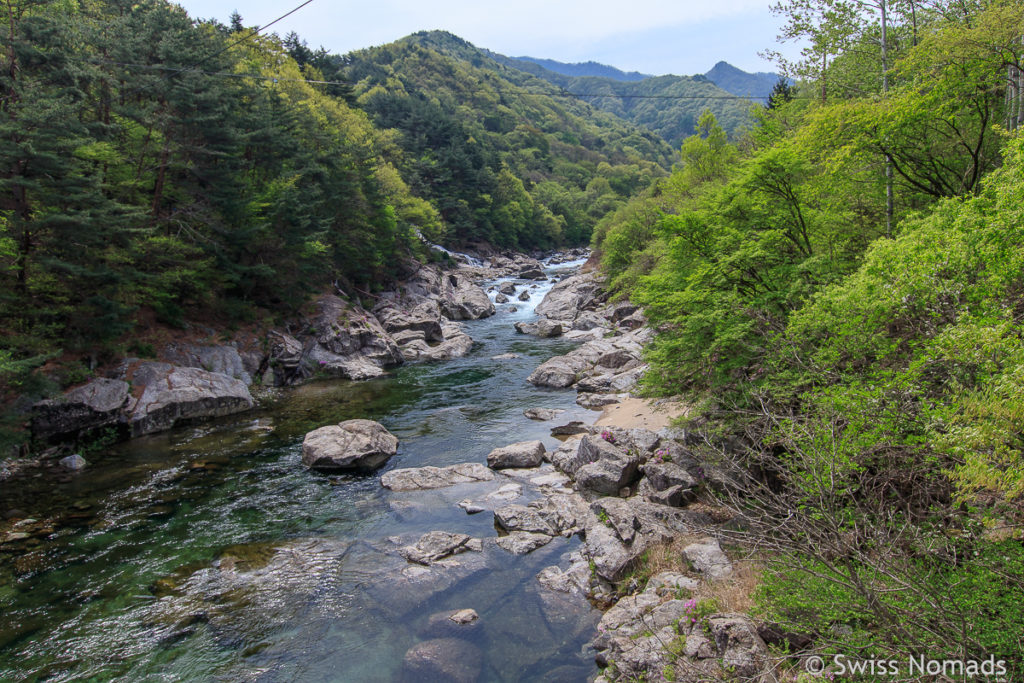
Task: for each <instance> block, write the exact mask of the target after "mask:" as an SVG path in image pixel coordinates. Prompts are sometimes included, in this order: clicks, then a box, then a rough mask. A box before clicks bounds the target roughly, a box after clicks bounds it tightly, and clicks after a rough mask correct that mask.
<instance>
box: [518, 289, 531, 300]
mask: <svg viewBox="0 0 1024 683" xmlns="http://www.w3.org/2000/svg"><path fill="white" fill-rule="evenodd" d="M516 298H517V299H519V300H520V301H529V300H530V292H529V290H526V289H524V290H523V291H521V292H519V296H517V297H516Z"/></svg>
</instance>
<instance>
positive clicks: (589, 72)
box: [494, 55, 651, 81]
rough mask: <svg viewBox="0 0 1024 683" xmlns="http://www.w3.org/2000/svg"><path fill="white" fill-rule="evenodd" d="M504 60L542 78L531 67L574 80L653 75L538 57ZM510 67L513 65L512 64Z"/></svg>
mask: <svg viewBox="0 0 1024 683" xmlns="http://www.w3.org/2000/svg"><path fill="white" fill-rule="evenodd" d="M494 56H495V58H496V59H499V61H501V55H494ZM504 59H507V60H510V61H512V62H517V64H514V66H515V68H517V69H520V70H521V71H527V72H530V73H534V75H537V76H540V75H541V74H540V73H538V72H534V71H531V68H530V65H534V66H536V67H540V68H541V69H544V70H546V71H553V72H554V73H557V74H562V75H563V76H569V77H573V78H576V77H579V76H598V77H601V78H611V79H613V80H616V81H642V80H643V79H645V78H650V77H651V74H642V73H640V72H639V71H623V70H622V69H617V68H615V67H614V66H609V65H607V64H600V63H598V62H581V63H577V64H567V63H565V62H558V61H555V60H554V59H538V58H536V57H505V58H504ZM503 63H504V62H503ZM510 66H513V65H512V64H510ZM541 78H543V76H541Z"/></svg>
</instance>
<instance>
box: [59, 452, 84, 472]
mask: <svg viewBox="0 0 1024 683" xmlns="http://www.w3.org/2000/svg"><path fill="white" fill-rule="evenodd" d="M59 464H60V466H61V467H63V468H64V469H66V470H67V471H69V472H80V471H81V470H84V469H85V468H86V466H87V465H88V464H89V463H88V462H86V460H85V458H83V457H82V456H81V455H79V454H78V453H75V454H73V455H68V456H66V457H63V458H61V459H60V461H59Z"/></svg>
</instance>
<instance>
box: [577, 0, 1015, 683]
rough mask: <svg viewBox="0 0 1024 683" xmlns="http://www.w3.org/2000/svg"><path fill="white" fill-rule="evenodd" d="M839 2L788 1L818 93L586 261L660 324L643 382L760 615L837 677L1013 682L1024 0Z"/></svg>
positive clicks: (685, 172) (777, 115)
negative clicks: (870, 673) (747, 563)
mask: <svg viewBox="0 0 1024 683" xmlns="http://www.w3.org/2000/svg"><path fill="white" fill-rule="evenodd" d="M839 6H840V5H839V4H838V3H831V2H827V1H821V2H818V1H815V2H811V3H804V2H796V1H794V2H784V3H781V4H780V5H779V11H780V12H782V13H783V14H784V15H785V16H786V17H788V21H789V24H787V28H786V35H789V36H792V37H800V38H803V39H806V40H807V41H808V45H810V46H811V47H808V48H807V49H806V50H805V52H804V54H803V58H802V59H801V60H800V61H799V62H797V63H795V64H790V65H788V70H789V71H790V72H791V73H800V74H802V75H803V76H804V78H805V80H804V81H803V82H801V83H799V84H798V85H797V86H796V87H795V88H794V90H793V91H792V92H786V91H785V90H783V91H782V92H780V93H779V94H778V96H777V97H775V98H774V99H773V101H772V107H771V108H770V109H767V110H762V111H760V112H758V115H757V117H756V124H755V125H754V126H753V127H752V128H751V129H750V131H749V132H748V133H747V134H746V135H745V136H743V137H742V138H741V139H739V140H736V141H735V142H730V140H729V138H728V136H727V135H726V132H725V131H724V130H723V128H722V126H721V125H719V124H718V123H717V122H716V121H715V120H714V117H712V116H711V115H706V116H704V117H703V118H702V120H701V122H700V125H699V129H698V132H697V134H696V135H693V136H691V137H689V138H687V139H686V140H685V141H684V142H683V144H682V146H681V154H682V162H681V163H680V164H679V166H678V167H677V168H676V169H675V170H674V172H673V173H672V175H671V176H670V177H669V178H667V179H663V180H659V181H656V182H655V183H654V184H653V185H652V186H651V187H650V188H648V189H647V190H646V192H645V193H643V195H642V196H639V197H637V198H636V199H635V200H634V201H633V202H631V203H630V204H629V205H627V206H626V207H624V208H623V209H621V210H619V211H618V212H616V214H614V215H613V216H611V217H609V219H607V220H605V221H603V222H602V223H601V224H599V226H598V228H597V230H596V232H595V238H594V246H595V247H597V248H598V249H599V250H600V251H601V259H602V264H603V268H604V270H605V272H606V273H607V274H608V275H609V276H610V278H611V280H612V287H613V288H614V289H617V290H618V292H619V295H620V296H625V295H628V296H630V298H631V299H632V301H633V303H636V304H641V305H643V306H644V308H645V312H646V313H647V315H648V316H649V318H650V321H651V323H652V324H653V325H654V326H656V328H657V329H658V330H659V332H658V334H657V336H656V338H655V340H654V342H653V344H652V345H651V346H650V347H649V349H648V353H647V360H648V361H649V362H650V363H651V366H652V372H649V373H648V374H647V375H646V382H647V384H648V390H649V391H650V392H651V393H654V394H666V395H678V394H682V395H684V396H686V397H687V398H688V400H689V401H691V403H692V405H693V409H692V411H691V413H690V415H689V418H688V427H689V429H690V430H691V431H692V432H693V433H694V434H695V435H698V436H697V438H694V443H697V442H702V443H701V445H700V446H698V447H696V448H695V455H694V457H696V458H697V460H698V461H701V462H709V463H714V467H715V468H717V470H718V473H719V474H718V480H717V482H716V486H720V487H721V490H720V491H719V500H721V501H724V504H726V505H728V506H729V507H730V508H731V509H732V510H733V511H734V512H736V513H737V514H741V515H742V516H743V519H744V525H745V526H746V530H745V532H744V533H742V534H736V535H735V536H734V538H738V539H742V540H743V541H744V542H749V543H750V544H751V547H756V548H758V549H766V550H767V551H766V552H765V556H764V561H765V564H766V571H765V572H764V574H763V576H762V577H761V581H760V586H759V588H758V589H757V592H756V594H755V601H756V607H755V611H756V612H757V613H758V614H759V616H760V617H761V618H763V619H765V620H766V621H769V622H771V623H773V624H780V625H782V628H783V630H785V631H787V632H791V633H799V634H806V636H807V638H808V640H809V641H810V642H813V646H812V647H813V648H814V650H813V651H814V653H815V654H819V655H822V656H823V657H824V658H825V659H824V661H825V662H830V661H831V659H830V657H831V656H833V655H836V656H837V655H840V654H848V653H853V652H856V653H858V657H861V658H863V659H867V658H872V657H873V658H892V659H893V660H894V661H899V662H903V668H902V669H901V673H904V674H905V673H907V669H906V666H905V664H906V662H907V661H908V657H910V656H912V655H913V653H918V652H926V653H928V657H932V658H935V659H950V660H957V661H960V662H972V661H973V662H975V663H977V662H982V661H985V660H986V659H987V658H989V657H993V658H994V659H995V660H1002V661H1003V662H1004V666H1006V667H1007V669H1006V670H1007V671H1009V672H1011V676H1010V679H1013V680H1015V679H1016V678H1019V677H1020V675H1021V674H1022V673H1024V664H1022V663H1021V661H1020V655H1019V653H1020V652H1021V644H1022V642H1024V632H1022V630H1021V627H1020V624H1021V623H1022V622H1021V619H1022V614H1021V605H1020V602H1019V600H1018V599H1017V598H1016V597H1013V598H1011V597H1009V596H1011V595H1013V596H1017V595H1020V594H1021V592H1022V591H1024V546H1022V545H1021V539H1022V538H1024V446H1022V441H1021V430H1020V416H1019V413H1020V406H1021V397H1022V396H1024V343H1022V335H1021V321H1022V310H1024V307H1022V300H1021V272H1022V271H1021V264H1022V263H1024V251H1022V247H1021V245H1022V244H1024V242H1022V240H1021V238H1020V235H1019V233H1020V230H1021V225H1022V215H1021V213H1022V210H1024V203H1022V197H1024V139H1022V133H1021V130H1022V129H1024V88H1022V84H1024V70H1022V67H1024V44H1022V43H1021V40H1020V37H1021V36H1022V35H1024V6H1022V5H1021V4H1020V3H1019V2H1003V1H1000V0H995V1H992V2H982V3H974V4H969V5H963V4H961V3H954V2H950V3H945V2H939V3H934V4H932V5H929V7H928V9H927V10H922V9H921V8H920V7H916V8H915V7H906V6H896V7H889V6H887V5H886V4H885V3H881V4H880V5H875V4H871V5H868V4H861V5H857V6H856V7H854V6H852V5H842V7H844V8H845V9H847V10H849V12H850V14H849V15H848V16H847V15H844V17H838V16H837V15H835V14H830V13H829V12H831V10H832V9H834V8H836V7H839ZM807 8H812V9H813V10H814V11H817V12H819V14H814V13H813V12H811V14H810V15H808V14H807ZM881 11H887V12H886V15H885V22H886V24H885V33H883V26H882V15H881ZM808 16H810V17H811V18H812V19H813V20H808ZM815 17H816V19H815ZM837 36H841V40H839V39H837ZM883 36H884V37H885V42H884V43H883V42H882V38H883ZM883 45H884V46H885V49H884V50H883V49H882V46H883ZM792 95H795V96H792ZM792 663H793V667H794V671H796V670H797V668H799V669H800V670H802V669H803V667H802V666H800V664H801V663H800V662H799V661H798V660H795V659H794V660H792ZM910 677H911V678H914V676H913V674H912V672H911V674H910Z"/></svg>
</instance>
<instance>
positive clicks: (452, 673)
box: [401, 638, 483, 683]
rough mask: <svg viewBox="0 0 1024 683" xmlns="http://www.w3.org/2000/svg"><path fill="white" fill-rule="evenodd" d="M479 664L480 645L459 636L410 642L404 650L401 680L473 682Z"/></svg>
mask: <svg viewBox="0 0 1024 683" xmlns="http://www.w3.org/2000/svg"><path fill="white" fill-rule="evenodd" d="M482 666H483V655H482V654H481V652H480V648H478V647H477V646H475V645H473V644H472V643H469V642H467V641H465V640H462V639H461V638H435V639H433V640H426V641H423V642H422V643H418V644H416V645H413V646H412V647H411V648H409V650H408V651H407V652H406V653H405V657H404V658H403V659H402V678H401V681H402V682H403V683H421V682H423V681H446V682H447V681H450V682H451V683H475V681H476V680H477V679H478V678H479V677H480V671H481V668H482Z"/></svg>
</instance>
